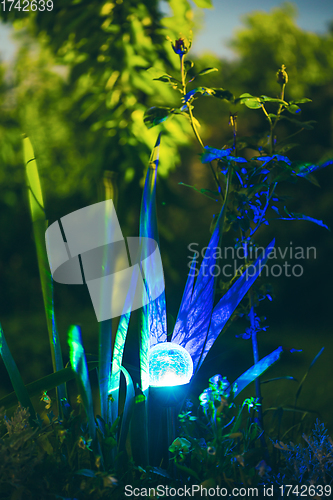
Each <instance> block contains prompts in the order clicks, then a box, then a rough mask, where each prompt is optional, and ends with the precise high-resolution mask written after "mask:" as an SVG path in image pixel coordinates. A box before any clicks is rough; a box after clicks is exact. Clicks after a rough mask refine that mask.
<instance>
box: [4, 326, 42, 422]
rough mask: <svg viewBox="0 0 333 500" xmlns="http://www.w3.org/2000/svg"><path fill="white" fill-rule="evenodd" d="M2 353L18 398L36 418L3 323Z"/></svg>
mask: <svg viewBox="0 0 333 500" xmlns="http://www.w3.org/2000/svg"><path fill="white" fill-rule="evenodd" d="M0 355H1V357H2V359H3V361H4V363H5V367H6V370H7V372H8V375H9V378H10V380H11V383H12V385H13V389H14V391H15V393H16V396H17V399H18V400H19V402H20V403H21V406H22V407H23V408H28V409H29V412H30V417H31V419H32V420H34V419H35V418H36V414H35V410H34V407H33V406H32V403H31V400H30V398H29V394H28V392H27V389H26V387H25V385H24V383H23V380H22V378H21V375H20V372H19V371H18V368H17V366H16V363H15V361H14V358H13V356H12V354H11V352H10V350H9V347H8V345H7V342H6V339H5V336H4V333H3V330H2V326H1V325H0Z"/></svg>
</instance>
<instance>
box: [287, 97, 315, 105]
mask: <svg viewBox="0 0 333 500" xmlns="http://www.w3.org/2000/svg"><path fill="white" fill-rule="evenodd" d="M305 102H312V99H308V98H307V97H304V98H302V99H296V101H289V104H303V103H305Z"/></svg>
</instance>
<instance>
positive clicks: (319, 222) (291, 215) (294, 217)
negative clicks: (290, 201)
mask: <svg viewBox="0 0 333 500" xmlns="http://www.w3.org/2000/svg"><path fill="white" fill-rule="evenodd" d="M284 211H285V212H286V213H287V215H288V216H289V217H279V218H280V219H281V220H308V221H310V222H313V223H314V224H317V225H318V226H321V227H324V228H325V229H328V230H329V231H330V228H329V227H328V226H326V224H324V223H323V221H322V220H318V219H314V218H313V217H309V216H308V215H304V214H299V213H296V212H289V211H288V209H287V207H284Z"/></svg>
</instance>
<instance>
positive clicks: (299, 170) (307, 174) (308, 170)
mask: <svg viewBox="0 0 333 500" xmlns="http://www.w3.org/2000/svg"><path fill="white" fill-rule="evenodd" d="M332 164H333V160H327V161H325V162H324V163H320V164H319V165H313V164H312V163H305V162H301V161H294V162H292V167H293V168H294V169H295V171H296V175H297V176H299V177H304V178H305V179H308V180H310V182H313V183H315V184H317V185H319V184H318V181H316V179H315V178H314V177H312V175H311V174H312V173H313V172H316V171H317V170H321V169H323V168H325V167H328V166H330V165H332Z"/></svg>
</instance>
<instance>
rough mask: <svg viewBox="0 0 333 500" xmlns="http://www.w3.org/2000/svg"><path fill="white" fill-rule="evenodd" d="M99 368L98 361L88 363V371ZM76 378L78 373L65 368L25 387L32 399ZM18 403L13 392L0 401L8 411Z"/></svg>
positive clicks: (0, 405)
mask: <svg viewBox="0 0 333 500" xmlns="http://www.w3.org/2000/svg"><path fill="white" fill-rule="evenodd" d="M97 367H98V362H97V361H91V362H88V371H91V370H94V369H95V368H97ZM75 377H76V373H75V371H74V370H72V368H70V367H68V368H64V369H63V370H59V371H58V372H54V373H51V374H50V375H46V377H43V378H40V379H39V380H35V381H34V382H31V384H27V385H26V386H25V388H26V390H27V393H28V395H29V397H30V398H32V397H34V396H38V395H40V394H41V393H42V392H43V391H50V390H51V389H54V388H55V387H58V386H59V385H61V384H65V383H66V382H69V381H70V380H73V379H74V378H75ZM17 402H18V399H17V395H16V392H11V393H10V394H8V395H7V396H4V397H3V398H1V399H0V408H1V407H2V406H4V407H5V408H6V409H10V408H12V407H13V406H16V405H17Z"/></svg>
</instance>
